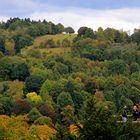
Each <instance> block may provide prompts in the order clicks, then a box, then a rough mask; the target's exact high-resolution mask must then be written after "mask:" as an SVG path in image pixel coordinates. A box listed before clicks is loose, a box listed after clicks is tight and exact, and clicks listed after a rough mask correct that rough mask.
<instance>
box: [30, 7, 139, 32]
mask: <svg viewBox="0 0 140 140" xmlns="http://www.w3.org/2000/svg"><path fill="white" fill-rule="evenodd" d="M138 13H140V8H133V9H130V8H122V9H112V10H110V9H108V10H101V9H100V10H94V9H85V8H69V9H64V10H61V11H55V12H53V11H51V12H35V13H33V14H31V15H30V18H31V19H36V20H39V19H41V20H43V19H46V20H47V21H52V22H54V23H59V22H61V23H63V24H64V25H65V26H72V27H73V28H74V29H75V30H77V29H78V28H79V27H81V26H88V27H91V28H93V29H94V30H97V28H98V27H100V26H101V27H103V28H107V27H112V28H116V29H123V30H125V31H127V30H131V31H133V29H134V28H139V26H140V15H139V14H138Z"/></svg>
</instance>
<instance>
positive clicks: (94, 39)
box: [0, 18, 140, 140]
mask: <svg viewBox="0 0 140 140" xmlns="http://www.w3.org/2000/svg"><path fill="white" fill-rule="evenodd" d="M139 104H140V29H134V32H133V34H130V33H129V32H126V31H123V30H117V29H114V28H106V29H103V28H102V27H99V28H98V30H97V31H95V30H94V29H91V28H89V27H86V26H82V27H80V28H79V29H78V31H77V33H76V31H74V29H73V28H72V27H70V26H69V27H64V25H63V24H61V23H59V24H54V23H53V22H50V21H49V22H48V21H46V20H43V21H40V20H39V21H34V20H31V19H30V18H25V19H19V18H10V19H9V20H7V21H6V22H0V140H139V139H140V123H135V122H133V118H132V111H133V106H134V105H139ZM124 106H126V107H127V113H128V115H130V116H131V117H129V118H128V121H127V122H126V123H123V122H121V116H120V115H121V114H122V111H123V109H124Z"/></svg>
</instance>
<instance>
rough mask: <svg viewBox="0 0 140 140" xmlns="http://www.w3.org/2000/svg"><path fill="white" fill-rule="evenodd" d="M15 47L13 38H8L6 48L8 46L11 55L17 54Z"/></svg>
mask: <svg viewBox="0 0 140 140" xmlns="http://www.w3.org/2000/svg"><path fill="white" fill-rule="evenodd" d="M14 47H15V43H14V41H13V40H11V39H6V40H5V48H6V50H8V52H9V54H10V55H14V54H15V49H14Z"/></svg>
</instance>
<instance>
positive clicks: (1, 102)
mask: <svg viewBox="0 0 140 140" xmlns="http://www.w3.org/2000/svg"><path fill="white" fill-rule="evenodd" d="M0 106H1V107H0V114H5V115H11V109H12V101H11V99H10V98H9V97H6V96H2V95H0Z"/></svg>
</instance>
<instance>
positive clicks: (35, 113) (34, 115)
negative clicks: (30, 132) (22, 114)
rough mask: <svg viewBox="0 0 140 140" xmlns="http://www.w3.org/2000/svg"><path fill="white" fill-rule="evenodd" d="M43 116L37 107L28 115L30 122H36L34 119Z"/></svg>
mask: <svg viewBox="0 0 140 140" xmlns="http://www.w3.org/2000/svg"><path fill="white" fill-rule="evenodd" d="M41 116H42V115H41V113H40V112H39V111H38V110H37V109H36V108H32V110H31V111H30V112H29V113H28V115H27V117H28V119H29V122H30V123H34V121H35V120H37V119H38V118H40V117H41Z"/></svg>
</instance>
